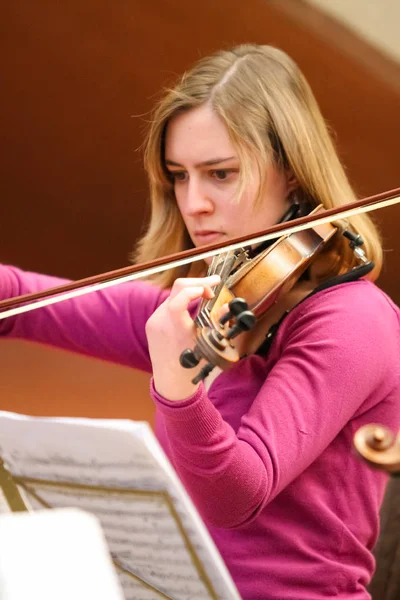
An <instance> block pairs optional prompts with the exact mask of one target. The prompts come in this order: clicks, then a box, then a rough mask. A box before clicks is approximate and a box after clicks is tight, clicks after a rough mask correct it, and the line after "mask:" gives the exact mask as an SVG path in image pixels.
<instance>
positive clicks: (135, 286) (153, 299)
mask: <svg viewBox="0 0 400 600" xmlns="http://www.w3.org/2000/svg"><path fill="white" fill-rule="evenodd" d="M63 283H65V280H63V279H59V278H55V277H50V276H47V275H38V274H37V273H28V272H25V271H22V270H20V269H17V268H15V267H7V266H4V265H1V266H0V298H9V297H14V296H18V295H21V294H27V293H32V292H36V291H39V290H43V289H47V288H51V287H55V286H58V285H61V284H63ZM165 295H166V292H162V291H160V289H159V288H157V287H156V286H153V285H150V284H149V283H145V282H140V281H137V282H132V283H125V284H121V285H117V286H115V287H110V288H107V289H106V290H103V291H100V292H94V293H92V294H88V295H85V296H81V297H78V298H74V299H71V300H67V301H64V302H61V303H59V304H54V305H51V306H48V307H45V308H40V309H38V310H35V311H32V312H29V313H26V314H22V315H18V316H15V317H10V318H7V319H4V320H2V321H0V333H1V335H3V336H9V337H13V338H23V339H27V340H32V341H36V342H41V343H45V344H49V345H52V346H57V347H59V348H64V349H67V350H71V351H73V352H79V353H81V354H87V355H90V356H94V357H97V358H102V359H104V360H109V361H113V362H117V363H120V364H124V365H130V366H133V367H136V368H139V369H143V370H147V371H150V368H151V365H150V359H149V355H148V350H147V340H146V335H145V323H146V321H147V319H148V318H149V316H150V315H151V313H152V312H153V311H154V310H155V308H156V307H157V306H158V305H159V304H160V302H162V301H163V299H164V297H165Z"/></svg>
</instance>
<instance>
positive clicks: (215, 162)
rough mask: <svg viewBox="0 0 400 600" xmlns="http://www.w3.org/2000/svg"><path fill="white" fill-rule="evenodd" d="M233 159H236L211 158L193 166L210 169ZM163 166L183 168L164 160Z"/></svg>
mask: <svg viewBox="0 0 400 600" xmlns="http://www.w3.org/2000/svg"><path fill="white" fill-rule="evenodd" d="M234 158H237V157H236V156H228V157H227V158H219V157H218V158H211V159H210V160H205V161H204V162H201V163H197V165H194V166H195V168H196V169H198V168H200V167H212V166H214V165H219V164H221V163H224V162H227V161H228V160H232V159H234ZM165 165H166V166H169V167H181V168H183V165H180V164H179V163H177V162H175V161H173V160H168V159H166V160H165Z"/></svg>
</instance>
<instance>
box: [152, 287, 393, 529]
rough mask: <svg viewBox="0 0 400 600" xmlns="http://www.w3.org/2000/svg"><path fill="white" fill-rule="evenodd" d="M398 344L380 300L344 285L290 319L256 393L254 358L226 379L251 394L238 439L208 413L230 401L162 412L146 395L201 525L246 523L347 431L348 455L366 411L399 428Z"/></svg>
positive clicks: (195, 399)
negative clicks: (159, 414)
mask: <svg viewBox="0 0 400 600" xmlns="http://www.w3.org/2000/svg"><path fill="white" fill-rule="evenodd" d="M399 339H400V338H399V317H398V312H397V311H396V309H395V307H393V306H392V305H391V304H390V303H389V302H388V301H387V299H386V297H384V295H383V294H381V293H380V292H379V291H375V288H373V286H371V285H370V284H368V283H365V285H363V284H360V285H357V286H354V285H353V284H349V285H347V286H341V289H339V288H337V289H333V288H331V289H330V290H327V291H325V292H323V293H320V294H317V295H315V296H313V297H311V298H309V299H308V300H306V301H305V302H303V303H302V304H301V305H300V306H299V307H297V308H296V309H294V310H293V311H292V313H291V314H290V315H289V316H288V317H287V319H286V320H285V321H284V323H283V324H282V326H281V329H280V330H279V332H278V336H277V338H276V339H275V341H274V345H273V348H272V349H271V357H270V358H269V360H270V361H271V363H272V364H270V366H269V371H268V373H267V376H266V379H265V381H264V384H263V385H262V386H261V388H260V389H257V390H253V389H252V384H251V381H252V377H253V374H254V373H255V372H256V370H258V369H261V368H263V367H262V363H261V362H260V361H261V360H263V359H261V357H256V356H252V357H249V358H247V359H244V361H245V362H244V363H243V365H242V366H241V368H240V369H235V368H233V369H232V370H231V371H230V374H229V380H228V376H227V377H226V378H225V382H228V381H229V389H232V387H233V386H234V384H235V383H236V384H237V385H242V383H243V380H242V378H245V379H246V381H247V382H248V388H247V391H248V392H249V393H253V392H254V401H253V402H252V403H251V406H250V409H249V410H248V411H247V412H246V414H243V415H241V420H240V425H239V428H238V430H237V431H234V429H233V428H232V427H231V426H230V425H229V424H228V423H227V422H225V421H224V420H223V418H222V417H221V414H220V411H219V410H217V408H216V407H215V406H214V404H216V405H217V406H223V404H224V403H226V402H229V401H231V399H230V398H229V394H227V393H226V392H225V395H224V390H223V389H221V390H220V394H219V395H218V396H217V397H215V396H216V392H215V393H214V401H213V402H214V403H213V402H211V400H210V399H209V397H208V395H207V393H206V392H205V389H204V387H203V386H200V387H199V389H198V391H197V392H196V394H195V395H194V396H192V397H191V398H188V399H186V400H185V401H183V402H169V401H167V400H165V399H164V398H162V397H160V396H159V395H158V394H157V392H156V390H154V389H153V392H152V393H153V397H154V398H155V401H156V402H157V405H158V407H159V410H160V411H161V412H162V414H163V417H164V420H165V429H166V434H167V437H168V445H169V447H170V449H171V454H172V457H173V462H174V465H175V467H176V469H177V470H178V472H179V474H180V476H181V478H182V480H183V481H184V483H185V485H186V487H187V489H188V490H189V492H190V494H191V495H192V497H193V499H194V500H195V502H196V504H197V506H198V507H199V509H200V512H201V514H202V515H203V517H204V518H205V519H206V520H207V521H208V522H210V523H212V524H214V525H215V526H217V527H238V526H241V525H243V524H245V523H247V522H249V521H251V520H252V519H253V518H254V517H255V516H257V515H258V514H259V513H260V511H261V510H262V509H263V508H264V507H265V506H266V505H267V504H268V503H269V502H270V501H271V500H272V499H273V498H275V497H276V496H277V494H279V493H280V492H282V490H284V488H285V487H286V486H288V485H289V484H290V483H291V482H293V481H294V480H295V479H296V478H297V477H298V476H300V475H301V474H302V473H303V472H304V471H305V470H306V469H308V468H309V466H310V465H311V464H312V463H313V462H314V461H316V459H317V458H318V457H319V456H320V455H321V454H322V453H324V452H325V451H326V449H327V448H328V446H329V445H330V444H331V443H332V442H333V441H334V440H335V438H336V437H337V436H338V434H339V433H340V432H341V431H342V430H343V428H344V427H345V426H347V427H348V428H349V435H350V438H349V439H348V441H347V442H346V443H348V447H347V446H346V455H347V452H351V451H352V447H351V435H352V419H362V418H363V415H364V414H366V415H367V417H366V418H367V419H368V411H370V410H375V411H376V412H375V415H378V416H379V418H380V419H381V420H380V422H382V423H388V424H390V425H391V426H393V427H394V428H396V427H397V425H398V421H399V414H400V410H399V408H400V406H399V400H400V398H399V377H400V363H399V359H400V352H399ZM265 364H266V363H265ZM265 368H266V367H265ZM237 373H240V374H237Z"/></svg>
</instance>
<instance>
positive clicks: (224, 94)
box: [0, 45, 400, 600]
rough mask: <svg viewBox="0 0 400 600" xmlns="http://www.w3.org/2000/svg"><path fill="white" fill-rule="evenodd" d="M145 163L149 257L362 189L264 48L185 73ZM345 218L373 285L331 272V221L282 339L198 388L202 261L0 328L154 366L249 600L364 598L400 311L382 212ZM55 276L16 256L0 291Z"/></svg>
mask: <svg viewBox="0 0 400 600" xmlns="http://www.w3.org/2000/svg"><path fill="white" fill-rule="evenodd" d="M145 165H146V169H147V172H148V175H149V181H150V189H151V202H152V214H151V219H150V223H149V226H148V230H147V233H146V235H145V236H144V237H143V239H142V240H141V242H140V245H139V249H138V252H137V260H138V261H141V260H142V259H144V257H146V260H148V259H151V258H155V257H158V256H161V255H166V254H169V253H171V252H174V251H178V250H182V249H185V248H188V247H191V246H193V245H194V246H202V245H204V244H207V243H209V242H212V241H224V240H226V241H228V240H229V239H231V238H233V237H235V236H237V235H244V234H249V233H252V232H255V231H258V230H261V229H265V228H267V227H268V226H270V225H272V224H274V223H276V222H278V221H279V220H281V219H282V217H283V216H284V215H285V214H286V213H287V210H288V209H289V208H290V207H291V206H292V205H293V204H298V205H299V207H300V210H303V211H304V212H307V211H308V210H309V209H310V208H312V207H314V206H316V205H318V204H323V205H324V206H325V207H326V208H329V207H332V206H334V205H338V204H345V203H348V202H351V201H352V200H353V199H354V195H353V192H352V190H351V188H350V185H349V183H348V181H347V179H346V176H345V174H344V171H343V168H342V166H341V165H340V162H339V160H338V158H337V155H336V152H335V150H334V147H333V144H332V141H331V139H330V137H329V134H328V132H327V129H326V126H325V124H324V121H323V119H322V117H321V115H320V112H319V109H318V107H317V104H316V102H315V100H314V97H313V95H312V92H311V90H310V88H309V86H308V84H307V83H306V81H305V79H304V77H303V76H302V74H301V73H300V72H299V70H298V68H297V67H296V65H295V64H294V63H293V61H292V60H291V59H290V58H289V57H288V56H286V55H285V54H284V53H283V52H281V51H279V50H277V49H275V48H272V47H268V46H254V45H246V46H239V47H237V48H234V49H232V50H230V51H223V52H219V53H218V54H216V55H214V56H211V57H209V58H206V59H204V60H202V61H200V62H199V63H198V64H197V65H196V66H195V67H194V68H193V70H191V71H189V72H187V73H185V74H184V75H183V76H182V78H181V80H180V81H179V83H178V84H177V85H176V87H175V88H174V89H172V90H170V91H168V92H167V93H166V94H165V95H164V98H163V99H162V100H161V102H160V104H159V105H158V107H157V108H156V110H155V113H154V118H153V121H152V124H151V127H150V131H149V135H148V140H147V146H146V154H145ZM351 226H352V228H353V231H354V232H356V233H358V234H360V235H361V236H362V238H363V239H364V248H365V252H366V254H367V256H368V258H369V259H370V260H372V261H374V263H375V269H374V270H373V271H372V272H371V273H370V274H369V276H368V280H367V279H365V278H364V279H363V278H360V279H357V278H353V279H354V280H353V281H348V282H345V283H343V282H342V280H341V279H337V277H338V276H339V275H341V274H343V273H347V272H349V271H350V270H351V269H352V268H353V267H354V266H355V265H356V263H357V260H356V258H355V256H354V253H353V250H352V249H351V248H350V247H349V244H348V240H346V239H345V238H344V237H343V236H342V235H340V234H336V235H335V236H334V238H333V239H332V240H331V242H330V243H329V244H328V246H327V249H326V251H324V252H323V253H322V255H320V257H319V258H318V260H316V261H315V262H313V263H312V266H311V268H310V269H309V271H308V273H307V276H306V277H303V278H302V280H301V281H299V282H298V284H297V285H296V286H295V288H294V290H293V292H292V293H291V294H289V295H288V299H287V300H286V301H285V302H286V305H285V308H288V309H290V310H289V313H288V314H287V316H286V317H285V318H284V319H283V320H282V321H281V324H280V326H279V327H278V328H277V331H276V334H275V336H274V338H273V340H272V344H271V345H270V348H269V349H268V350H265V351H260V352H258V353H256V352H254V353H252V354H250V355H249V356H247V357H246V358H243V359H242V360H240V361H239V363H237V364H236V365H235V366H234V367H232V368H231V369H229V370H227V371H224V372H222V373H219V374H218V375H217V376H216V377H215V378H214V380H213V381H211V380H210V381H208V380H207V379H206V380H205V382H201V383H198V384H193V383H192V381H191V380H192V378H193V371H192V370H190V369H187V370H186V369H183V368H182V367H181V365H180V362H179V357H180V354H181V352H182V351H183V350H184V349H186V348H193V344H194V342H193V336H194V324H193V320H192V316H193V312H192V310H190V311H189V308H190V309H191V302H192V301H196V300H198V299H199V298H201V297H205V298H210V297H211V296H212V288H213V287H214V286H215V285H216V283H218V277H215V276H209V277H207V276H206V269H207V265H205V264H204V263H202V264H197V265H196V266H195V267H190V268H189V267H188V268H185V269H182V270H181V271H180V272H175V271H174V272H172V271H169V272H166V273H164V274H162V275H159V276H157V277H155V278H154V281H153V282H136V283H132V284H126V285H122V286H116V287H114V288H109V289H108V290H107V291H103V292H99V293H96V294H92V295H87V296H82V297H80V298H79V299H75V300H71V301H68V302H64V303H61V304H57V305H54V306H52V307H48V308H45V309H41V310H37V311H34V312H33V313H30V314H29V313H28V314H27V315H21V316H19V317H16V318H11V319H8V320H5V321H3V322H2V324H1V331H2V334H3V335H8V336H10V337H23V338H27V339H30V340H36V341H40V342H45V343H48V344H52V345H55V346H59V347H63V348H68V349H69V350H74V351H76V352H81V353H85V354H90V355H92V356H97V357H101V358H103V359H106V360H110V361H115V362H119V363H122V364H125V365H131V366H134V367H136V368H140V369H145V370H147V371H152V373H153V379H152V388H151V391H152V397H153V399H154V402H155V403H156V407H157V418H156V431H157V435H158V438H159V440H160V442H161V444H162V445H163V447H164V449H165V451H166V453H167V455H168V456H169V458H170V460H171V461H172V463H173V465H174V466H175V468H176V470H177V472H178V473H179V475H180V477H181V479H182V481H183V482H184V484H185V486H186V488H187V490H188V492H189V493H190V495H191V496H192V498H193V500H194V502H195V504H196V505H197V507H198V509H199V511H200V513H201V515H202V517H203V519H204V521H205V523H206V524H207V526H208V528H209V530H210V533H211V535H212V536H213V538H214V540H215V542H216V544H217V546H218V548H219V549H220V551H221V554H222V556H223V558H224V559H225V561H226V564H227V566H228V568H229V570H230V572H231V574H232V576H233V578H234V580H235V582H236V584H237V586H238V589H239V592H240V593H241V595H242V597H243V599H244V600H261V599H262V600H268V599H274V600H278V599H279V600H285V599H291V600H294V599H296V600H314V599H315V600H317V599H318V600H320V599H321V598H341V599H343V600H344V599H346V600H347V599H349V598H352V599H354V600H361V599H363V600H365V599H366V598H369V594H368V592H367V591H366V587H367V585H368V582H369V580H370V578H371V574H372V572H373V568H374V561H373V557H372V555H371V549H372V548H373V546H374V543H375V541H376V539H377V534H378V511H379V506H380V503H381V500H382V496H383V492H384V487H385V482H386V477H385V475H384V474H382V473H381V472H376V471H373V470H371V469H370V468H369V467H368V466H366V465H365V464H364V463H363V462H361V461H360V460H359V459H358V458H357V457H356V456H355V453H354V452H353V450H352V439H353V435H354V433H355V432H356V431H357V429H358V428H359V427H360V426H361V425H363V424H365V423H371V422H377V423H381V424H383V425H387V426H389V427H391V428H393V429H394V430H396V429H397V427H398V425H399V414H400V411H399V404H400V397H399V390H400V388H399V373H400V354H399V342H400V337H399V312H398V309H397V308H396V306H395V305H394V304H393V303H392V302H391V301H390V299H389V298H388V297H387V296H386V295H385V294H384V293H383V292H382V291H380V290H379V289H378V288H377V287H376V286H375V285H374V283H373V280H374V279H375V278H376V277H377V276H378V274H379V271H380V268H381V262H382V258H381V257H382V252H381V245H380V241H379V237H378V234H377V232H376V230H375V228H374V226H373V224H372V222H371V220H370V219H369V217H368V216H359V217H354V218H353V219H352V220H351ZM322 282H324V283H325V284H326V285H325V286H323V287H321V288H320V289H319V290H318V286H319V285H320V284H321V283H322ZM59 283H61V282H60V280H56V279H55V278H51V277H47V276H42V275H37V274H33V273H25V272H22V271H21V270H19V269H17V268H13V267H6V266H4V267H2V268H1V277H0V295H1V297H10V296H14V295H17V294H21V293H27V292H33V291H36V290H39V289H43V288H46V287H50V286H55V285H57V284H59ZM277 319H278V317H277ZM273 320H274V319H270V322H269V324H268V325H270V324H271V321H272V322H273ZM266 333H267V331H264V332H263V335H265V334H266ZM258 341H259V342H261V339H260V340H258ZM261 348H263V346H262V345H261ZM253 350H257V347H255V348H253Z"/></svg>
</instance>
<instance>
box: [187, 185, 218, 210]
mask: <svg viewBox="0 0 400 600" xmlns="http://www.w3.org/2000/svg"><path fill="white" fill-rule="evenodd" d="M213 211H214V203H213V201H212V199H211V198H210V197H209V195H208V193H207V186H206V185H205V184H204V182H202V181H201V179H200V178H199V177H193V176H192V177H191V178H190V179H189V181H188V184H187V188H186V201H185V212H186V214H187V215H188V216H190V217H193V216H197V215H199V214H209V213H212V212H213Z"/></svg>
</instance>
